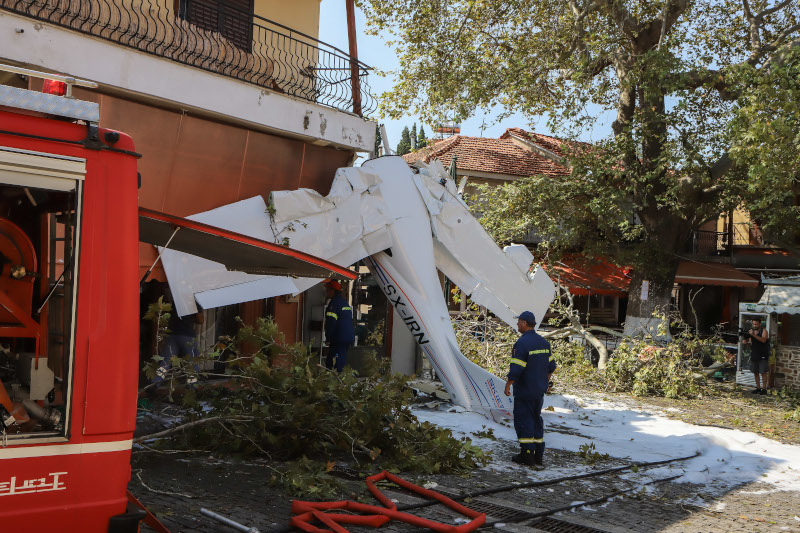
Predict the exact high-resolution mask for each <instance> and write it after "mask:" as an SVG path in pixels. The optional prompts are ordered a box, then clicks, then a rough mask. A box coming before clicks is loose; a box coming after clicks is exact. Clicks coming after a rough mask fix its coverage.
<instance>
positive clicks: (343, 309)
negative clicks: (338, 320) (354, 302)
mask: <svg viewBox="0 0 800 533" xmlns="http://www.w3.org/2000/svg"><path fill="white" fill-rule="evenodd" d="M352 310H353V308H352V307H342V311H352Z"/></svg>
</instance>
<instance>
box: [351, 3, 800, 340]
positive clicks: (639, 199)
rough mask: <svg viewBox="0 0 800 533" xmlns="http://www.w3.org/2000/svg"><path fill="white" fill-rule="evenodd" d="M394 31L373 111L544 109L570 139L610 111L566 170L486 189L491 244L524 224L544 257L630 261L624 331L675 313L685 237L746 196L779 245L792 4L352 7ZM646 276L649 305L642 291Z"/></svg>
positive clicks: (791, 214) (791, 194)
mask: <svg viewBox="0 0 800 533" xmlns="http://www.w3.org/2000/svg"><path fill="white" fill-rule="evenodd" d="M361 6H362V8H363V9H364V10H365V12H366V14H367V17H368V20H369V22H370V24H371V28H372V30H373V31H376V32H382V33H387V32H388V33H394V34H395V36H396V38H395V39H394V42H395V43H396V46H397V47H398V48H399V50H398V52H399V57H400V70H399V72H398V81H397V84H396V86H395V87H394V89H393V90H392V91H390V92H389V93H387V94H385V95H383V99H382V102H383V103H382V106H383V107H382V109H383V112H384V113H385V114H388V115H390V116H393V117H399V116H402V115H404V114H408V113H409V112H410V113H411V114H415V115H418V116H420V117H422V119H423V120H424V121H425V122H428V123H436V122H438V121H440V120H441V119H442V118H443V117H445V116H448V117H449V118H453V114H455V119H456V120H460V119H464V118H466V117H468V116H471V115H473V114H474V113H475V112H476V111H478V110H481V109H489V108H492V107H494V106H502V107H504V108H505V109H506V110H508V112H522V113H524V114H525V115H526V116H529V117H531V119H532V120H533V119H534V118H535V117H542V116H544V117H546V118H547V120H548V126H549V128H550V129H551V130H552V131H554V132H557V133H558V134H559V135H561V136H563V137H564V138H566V139H571V138H577V137H578V135H579V134H581V133H582V132H586V131H591V130H592V129H593V128H594V127H595V125H596V124H597V122H598V121H599V120H602V118H603V117H607V116H613V117H614V120H613V124H612V126H611V132H610V133H609V134H608V136H607V137H606V138H602V139H598V140H597V141H596V142H593V143H592V146H591V147H588V148H587V146H586V145H581V144H577V143H566V144H565V145H564V147H563V148H564V152H565V154H564V157H563V159H562V158H560V157H558V156H557V155H556V154H552V157H556V158H557V159H559V160H560V161H562V162H563V163H564V164H565V165H567V166H569V167H571V168H572V172H571V173H570V174H569V175H566V176H563V177H559V178H553V177H547V178H545V177H541V176H533V177H531V178H529V179H523V180H519V181H518V182H516V183H514V184H511V185H509V186H507V187H506V188H504V189H502V190H499V191H498V192H497V197H496V198H495V200H497V201H490V202H487V203H483V206H484V207H486V206H489V207H488V209H489V210H490V213H489V215H490V216H488V217H486V219H485V220H486V222H487V225H488V227H489V229H490V230H491V231H493V232H494V233H495V235H497V236H499V237H500V238H501V239H505V240H508V239H512V238H515V237H519V236H521V235H524V233H525V232H527V231H528V230H529V229H530V228H535V229H536V231H538V233H539V234H540V235H541V236H542V237H543V238H544V240H545V241H546V243H547V245H548V246H549V249H550V250H552V251H553V253H557V252H558V251H560V250H562V251H563V250H567V249H571V250H582V251H584V252H585V253H588V254H595V255H603V256H607V257H611V258H612V259H613V260H614V261H615V262H616V263H618V264H620V265H623V264H624V265H628V266H632V267H633V268H634V270H633V272H632V280H631V288H630V299H629V304H628V317H627V320H626V329H627V330H628V331H633V330H634V329H636V328H637V327H639V326H640V325H641V324H642V323H643V322H645V321H647V320H648V319H649V317H651V316H652V314H653V312H654V311H658V310H663V309H664V308H665V307H666V306H667V305H668V303H669V299H670V293H671V289H672V286H673V280H674V276H675V272H676V269H677V266H678V263H679V261H680V257H679V256H680V254H681V251H682V248H683V246H684V243H685V242H686V241H687V239H688V238H689V236H690V235H691V232H692V231H693V230H694V229H697V228H698V227H699V226H700V225H701V224H703V223H704V222H706V221H708V220H711V219H714V218H716V217H717V216H718V215H719V214H720V213H721V212H725V211H727V210H729V209H732V208H733V207H735V206H737V205H741V204H744V205H745V206H746V207H748V209H750V211H751V214H752V216H753V217H754V218H755V219H756V220H758V222H759V224H760V225H761V226H762V227H763V228H765V229H766V230H767V232H768V235H770V236H771V238H772V239H773V240H774V241H775V242H780V243H781V244H787V243H788V244H791V243H796V235H797V233H796V230H797V229H798V228H800V216H799V214H798V207H797V197H798V192H800V191H798V188H797V183H798V181H797V170H798V168H800V156H798V153H800V135H799V134H798V132H800V107H799V106H800V81H799V80H800V2H798V1H797V0H695V1H692V0H655V1H653V0H650V1H648V0H506V1H503V2H496V1H493V0H414V1H410V0H362V1H361ZM643 281H647V282H648V283H647V286H648V287H649V290H648V295H647V296H646V297H645V298H646V299H645V298H643V295H642V287H643Z"/></svg>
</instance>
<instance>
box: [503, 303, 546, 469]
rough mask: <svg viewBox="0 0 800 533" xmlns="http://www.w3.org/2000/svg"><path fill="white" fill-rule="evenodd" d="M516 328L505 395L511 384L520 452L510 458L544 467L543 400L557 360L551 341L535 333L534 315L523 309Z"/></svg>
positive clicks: (525, 463)
mask: <svg viewBox="0 0 800 533" xmlns="http://www.w3.org/2000/svg"><path fill="white" fill-rule="evenodd" d="M514 318H517V319H519V320H517V329H518V330H519V332H520V333H522V336H521V337H520V338H519V339H518V340H517V342H516V343H514V348H513V351H512V352H511V370H509V372H508V381H507V382H506V390H505V393H506V396H511V386H512V385H513V386H514V430H515V431H516V432H517V438H518V439H519V444H520V449H521V450H520V453H518V454H517V455H515V456H513V457H512V458H511V460H512V461H514V462H515V463H519V464H523V465H527V466H533V467H535V468H536V469H537V470H540V469H542V468H544V463H543V457H544V422H543V421H542V404H543V403H544V393H545V392H547V389H548V388H549V384H550V375H551V374H552V373H553V372H554V371H555V369H556V362H555V361H554V360H553V355H552V354H551V353H550V343H549V342H547V341H546V340H545V339H544V338H542V336H541V335H539V334H538V333H536V329H535V328H536V317H535V316H534V315H533V313H531V312H530V311H525V312H523V313H522V314H520V315H519V316H517V317H514Z"/></svg>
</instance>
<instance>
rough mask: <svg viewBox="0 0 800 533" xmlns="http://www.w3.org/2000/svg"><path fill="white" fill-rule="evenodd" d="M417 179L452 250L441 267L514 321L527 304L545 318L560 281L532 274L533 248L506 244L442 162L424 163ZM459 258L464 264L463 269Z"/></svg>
mask: <svg viewBox="0 0 800 533" xmlns="http://www.w3.org/2000/svg"><path fill="white" fill-rule="evenodd" d="M436 163H438V161H436ZM414 183H415V185H416V186H417V188H418V189H419V191H420V195H421V196H422V198H423V201H424V202H425V206H426V207H427V209H428V213H429V215H430V219H431V228H432V230H433V237H434V239H435V240H437V241H439V242H440V243H441V244H442V246H443V247H444V248H445V249H447V250H448V251H449V252H450V258H447V259H445V258H444V257H443V254H439V255H438V258H439V259H440V260H441V261H442V264H439V263H437V266H438V267H439V268H440V270H442V271H443V272H444V273H445V274H446V275H447V276H448V277H450V279H452V280H453V281H454V282H455V283H456V285H458V286H459V287H460V288H461V289H462V290H463V291H464V292H465V293H467V294H468V295H469V296H470V298H472V300H473V301H474V302H475V303H478V304H480V305H483V306H485V307H487V308H488V309H489V310H490V311H492V312H493V313H494V314H495V315H497V316H498V317H499V318H500V319H502V320H503V321H504V322H506V323H507V324H508V325H510V326H511V327H516V323H517V321H516V319H515V318H514V316H515V315H519V314H520V313H521V312H522V311H526V310H528V311H532V312H533V313H534V314H535V315H536V317H537V318H538V319H540V320H541V318H542V317H543V316H544V313H545V312H546V311H547V307H548V306H549V305H550V302H551V301H552V299H553V296H554V295H555V285H554V284H552V282H550V283H549V284H548V283H547V282H548V281H549V278H548V279H545V278H546V274H544V276H545V277H542V275H541V274H540V275H539V279H538V281H537V283H535V284H534V283H533V280H532V278H529V276H528V268H529V267H530V266H531V262H532V261H533V256H532V255H531V254H530V252H529V251H528V250H527V249H525V248H524V247H513V248H509V249H507V250H506V251H503V250H501V249H500V248H499V247H498V246H497V244H496V243H495V242H494V240H493V239H492V238H491V237H490V236H489V234H488V233H486V231H485V230H484V229H483V227H482V226H481V225H480V222H478V220H477V219H475V217H473V216H472V214H471V213H470V212H469V208H468V207H467V205H466V204H465V203H464V201H463V200H462V199H461V198H459V197H458V195H457V193H456V187H455V183H454V182H453V181H452V180H450V179H449V178H448V176H447V173H446V172H445V170H444V167H442V166H441V163H438V166H437V165H434V164H431V165H422V164H421V168H420V173H419V175H417V176H415V179H414ZM526 262H527V265H526V264H525V263H526ZM454 264H456V265H459V267H460V268H458V269H457V270H458V272H456V271H455V270H454V268H453V265H454ZM448 271H449V272H450V273H452V274H453V277H451V275H450V274H449V273H448ZM464 273H467V274H469V278H467V277H466V276H465V275H464ZM459 280H461V282H462V283H466V285H463V286H462V284H461V283H459ZM475 281H477V282H478V283H477V284H475Z"/></svg>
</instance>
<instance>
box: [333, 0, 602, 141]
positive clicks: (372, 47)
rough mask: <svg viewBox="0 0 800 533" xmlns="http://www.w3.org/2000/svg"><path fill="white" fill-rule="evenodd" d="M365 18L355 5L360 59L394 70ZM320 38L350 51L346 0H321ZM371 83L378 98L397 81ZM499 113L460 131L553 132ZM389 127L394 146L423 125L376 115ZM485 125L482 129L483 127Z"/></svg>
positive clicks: (597, 133) (589, 135)
mask: <svg viewBox="0 0 800 533" xmlns="http://www.w3.org/2000/svg"><path fill="white" fill-rule="evenodd" d="M366 25H367V23H366V19H365V17H364V15H363V13H362V12H361V10H360V9H358V8H356V32H357V35H358V58H359V60H361V61H362V62H363V63H365V64H367V65H369V66H371V67H375V68H379V69H380V70H383V71H391V70H394V69H397V68H398V65H399V63H398V61H397V55H396V54H395V52H394V51H393V50H392V48H390V47H389V46H388V45H387V44H386V42H385V40H384V39H383V38H381V37H380V36H371V35H367V34H366V33H365V29H366ZM319 39H320V40H321V41H323V42H326V43H328V44H332V45H333V46H336V47H337V48H339V49H341V50H345V51H347V50H348V43H347V16H346V11H345V2H344V0H322V2H321V4H320V25H319ZM369 84H370V87H371V89H372V90H371V93H372V95H373V96H375V97H376V98H377V97H379V96H380V94H381V93H384V92H386V91H388V90H390V89H391V88H392V86H393V84H394V78H393V77H390V76H387V77H385V78H382V77H380V76H378V75H377V74H375V73H370V75H369ZM499 114H500V111H499V110H498V111H497V112H495V113H491V114H488V115H479V116H475V117H472V118H470V119H469V120H466V121H464V122H462V123H461V134H462V135H469V136H474V137H481V136H483V137H494V138H497V137H499V136H500V135H501V134H502V133H503V132H504V131H505V130H506V129H508V128H512V127H518V128H524V129H528V130H531V131H535V132H537V133H543V134H546V135H553V134H556V135H557V132H551V131H550V130H549V129H548V128H547V124H546V119H545V118H544V117H541V118H539V119H538V120H535V121H534V122H533V123H532V124H531V123H529V121H528V120H527V119H526V118H525V117H524V116H523V115H521V114H519V113H515V114H512V115H511V116H509V117H507V118H505V119H504V120H503V121H502V122H500V123H497V124H495V123H494V122H495V118H496V117H497V115H499ZM375 118H376V119H377V120H378V121H379V122H381V123H383V124H384V125H385V127H386V134H387V136H388V138H389V146H390V147H391V148H392V149H394V147H395V146H396V145H397V143H398V142H399V141H400V133H401V132H402V130H403V127H404V126H408V127H409V128H411V125H412V124H413V123H414V122H416V123H417V127H419V125H420V120H419V118H418V117H414V116H410V115H409V116H408V117H404V118H402V119H400V120H388V119H382V118H378V117H375ZM482 127H483V130H482ZM609 131H610V126H609V121H608V120H605V121H602V122H600V123H598V125H597V126H596V127H595V128H594V129H593V131H587V132H585V133H584V134H583V135H581V140H582V141H586V142H591V141H592V140H597V139H599V138H601V137H604V136H606V135H607V133H608V132H609ZM425 133H426V134H427V136H428V138H430V137H432V136H433V135H432V132H431V128H430V127H429V125H427V124H426V125H425Z"/></svg>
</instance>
